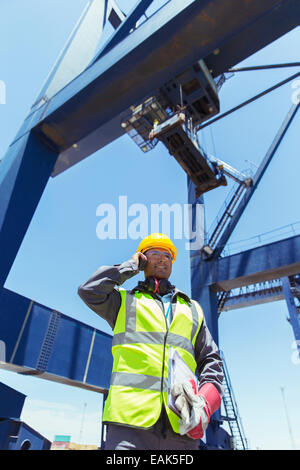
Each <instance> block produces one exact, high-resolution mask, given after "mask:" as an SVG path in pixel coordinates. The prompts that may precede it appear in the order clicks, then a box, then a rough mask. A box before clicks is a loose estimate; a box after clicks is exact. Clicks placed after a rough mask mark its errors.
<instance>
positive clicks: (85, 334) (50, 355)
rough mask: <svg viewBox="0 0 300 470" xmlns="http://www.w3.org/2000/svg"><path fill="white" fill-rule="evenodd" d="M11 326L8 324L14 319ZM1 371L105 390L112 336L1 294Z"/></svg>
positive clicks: (108, 375) (110, 368)
mask: <svg viewBox="0 0 300 470" xmlns="http://www.w3.org/2000/svg"><path fill="white" fill-rule="evenodd" d="M12 315H13V318H14V321H13V322H7V318H8V317H9V316H12ZM0 324H1V325H3V328H1V332H0V340H1V341H4V343H5V345H6V353H7V357H6V361H5V362H1V363H0V367H3V368H5V369H8V370H15V371H17V372H20V373H22V374H27V375H39V376H41V377H42V378H46V379H49V380H54V381H57V382H62V383H67V384H70V385H76V386H79V387H83V388H87V389H91V390H96V391H99V392H103V393H105V392H107V390H108V388H109V382H110V375H111V370H112V354H111V343H112V336H111V335H108V334H106V333H103V332H101V331H99V330H96V329H94V328H92V327H90V326H88V325H85V324H84V323H81V322H79V321H77V320H74V319H73V318H70V317H68V316H66V315H63V314H61V313H59V312H56V311H54V310H52V309H50V308H48V307H45V306H43V305H41V304H38V303H36V302H32V301H30V299H27V298H25V297H23V296H21V295H19V294H16V293H14V292H11V291H9V290H7V289H4V288H3V289H2V290H1V291H0Z"/></svg>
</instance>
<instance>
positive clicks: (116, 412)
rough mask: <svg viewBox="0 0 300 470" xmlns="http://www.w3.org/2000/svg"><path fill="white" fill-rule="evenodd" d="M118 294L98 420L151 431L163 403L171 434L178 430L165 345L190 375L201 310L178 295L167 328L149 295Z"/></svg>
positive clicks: (136, 293)
mask: <svg viewBox="0 0 300 470" xmlns="http://www.w3.org/2000/svg"><path fill="white" fill-rule="evenodd" d="M120 294H121V299H122V302H121V307H120V310H119V314H118V317H117V320H116V324H115V328H114V338H113V343H112V353H113V357H114V362H113V371H112V377H111V384H110V390H109V394H108V397H107V400H106V403H105V407H104V412H103V421H104V422H117V423H123V424H126V425H130V426H138V427H145V428H146V427H151V426H153V425H154V423H155V422H156V421H157V419H158V418H159V415H160V412H161V407H162V404H163V402H164V404H165V407H166V411H167V414H168V417H169V420H170V422H171V425H172V427H173V430H174V431H175V432H178V431H179V418H178V417H177V415H175V414H174V413H173V412H172V411H171V410H170V409H169V408H168V406H167V391H168V361H169V347H173V348H174V349H176V350H177V351H178V353H179V354H180V355H181V357H182V358H183V360H184V361H185V362H186V363H187V365H188V366H189V367H190V368H191V370H192V371H193V372H195V370H196V362H195V358H194V346H195V341H196V337H197V334H198V332H199V329H200V327H201V324H202V321H203V312H202V310H201V308H200V306H199V304H197V303H196V302H194V301H192V303H191V304H188V303H187V302H186V301H185V300H184V299H182V298H181V297H179V296H177V301H176V304H173V305H175V306H176V308H175V312H174V315H173V320H172V322H171V324H170V327H169V330H168V329H167V324H166V319H165V316H164V312H163V308H162V304H160V302H159V301H157V300H156V299H153V297H152V296H151V295H150V294H147V293H144V292H135V293H134V294H131V293H130V292H126V291H125V290H124V289H121V288H120Z"/></svg>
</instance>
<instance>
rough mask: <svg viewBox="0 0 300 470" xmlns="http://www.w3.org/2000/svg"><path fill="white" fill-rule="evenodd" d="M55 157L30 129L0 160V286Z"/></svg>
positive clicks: (17, 248)
mask: <svg viewBox="0 0 300 470" xmlns="http://www.w3.org/2000/svg"><path fill="white" fill-rule="evenodd" d="M56 158H57V154H56V153H55V152H54V151H53V150H51V149H50V148H49V147H47V146H46V145H44V144H43V143H42V142H41V141H40V140H39V139H38V138H37V136H36V135H34V134H33V132H31V133H30V134H27V135H24V136H23V137H22V138H20V139H19V140H17V141H16V142H15V143H14V144H13V145H12V146H11V147H10V148H9V151H8V153H7V155H6V157H5V158H4V160H3V161H2V163H1V168H0V253H1V268H0V287H1V286H3V285H4V283H5V281H6V278H7V276H8V273H9V271H10V268H11V266H12V264H13V262H14V259H15V257H16V254H17V252H18V250H19V247H20V245H21V243H22V240H23V237H24V235H25V233H26V230H27V228H28V225H29V223H30V221H31V219H32V216H33V214H34V211H35V209H36V206H37V204H38V202H39V200H40V197H41V196H42V193H43V190H44V188H45V185H46V183H47V181H48V178H49V176H50V174H51V171H52V169H53V166H54V164H55V161H56ZM24 195H25V196H24ZM16 221H17V223H16Z"/></svg>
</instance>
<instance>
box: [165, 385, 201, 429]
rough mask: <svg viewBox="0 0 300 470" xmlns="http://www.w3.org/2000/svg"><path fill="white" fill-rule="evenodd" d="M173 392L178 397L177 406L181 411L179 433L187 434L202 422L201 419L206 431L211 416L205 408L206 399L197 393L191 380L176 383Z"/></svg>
mask: <svg viewBox="0 0 300 470" xmlns="http://www.w3.org/2000/svg"><path fill="white" fill-rule="evenodd" d="M171 393H172V395H174V396H175V397H176V400H175V406H176V408H177V409H178V410H179V411H180V413H181V419H180V421H179V425H180V426H179V433H180V434H181V435H183V434H187V433H188V432H189V431H191V430H192V429H194V428H195V427H196V426H198V424H200V420H201V426H202V429H203V433H204V432H205V431H206V428H207V426H208V423H209V418H208V416H207V414H206V412H205V410H204V406H205V404H206V402H205V399H204V398H203V397H202V396H201V395H197V394H196V393H195V391H194V389H193V386H192V384H191V383H190V382H184V383H183V384H176V385H174V386H173V387H172V390H171Z"/></svg>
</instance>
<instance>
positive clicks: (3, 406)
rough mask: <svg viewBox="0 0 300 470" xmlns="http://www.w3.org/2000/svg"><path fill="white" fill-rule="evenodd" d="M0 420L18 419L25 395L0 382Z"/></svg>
mask: <svg viewBox="0 0 300 470" xmlns="http://www.w3.org/2000/svg"><path fill="white" fill-rule="evenodd" d="M0 396H1V400H0V419H2V418H20V416H21V413H22V408H23V405H24V401H25V398H26V395H24V394H23V393H21V392H18V391H17V390H14V389H13V388H11V387H8V385H5V384H3V383H1V382H0Z"/></svg>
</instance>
